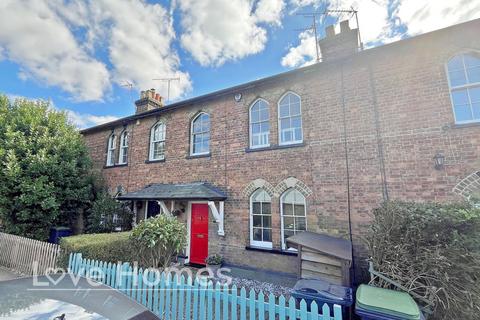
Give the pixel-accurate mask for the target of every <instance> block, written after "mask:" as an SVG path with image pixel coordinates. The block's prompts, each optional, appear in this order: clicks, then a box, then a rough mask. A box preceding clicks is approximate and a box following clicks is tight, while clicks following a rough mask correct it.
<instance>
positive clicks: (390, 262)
mask: <svg viewBox="0 0 480 320" xmlns="http://www.w3.org/2000/svg"><path fill="white" fill-rule="evenodd" d="M373 213H374V220H373V224H372V226H371V229H370V232H369V234H368V236H367V242H368V246H369V251H370V255H371V260H372V261H373V263H374V266H375V268H376V269H377V270H378V271H380V272H382V273H383V274H385V275H386V276H387V277H388V278H390V279H392V280H395V281H397V282H398V283H400V284H402V285H403V286H404V287H407V288H409V289H410V292H415V293H417V294H419V295H420V296H422V297H424V298H425V299H427V300H428V301H430V302H432V303H433V305H434V306H435V310H434V315H433V318H434V319H447V318H448V319H474V318H475V317H476V316H477V315H478V313H479V312H480V289H479V288H480V287H479V286H478V284H479V283H480V209H478V208H475V207H474V206H472V205H471V204H468V203H457V204H437V203H411V202H398V201H393V202H386V203H384V204H383V205H382V206H381V207H380V208H378V209H375V210H374V212H373ZM374 284H375V285H378V286H383V287H388V284H387V283H386V282H384V281H382V280H381V279H375V280H374ZM419 302H420V301H419ZM420 304H422V302H420Z"/></svg>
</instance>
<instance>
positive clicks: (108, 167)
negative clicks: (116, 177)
mask: <svg viewBox="0 0 480 320" xmlns="http://www.w3.org/2000/svg"><path fill="white" fill-rule="evenodd" d="M126 166H128V163H122V164H114V165H112V166H103V169H111V168H118V167H126Z"/></svg>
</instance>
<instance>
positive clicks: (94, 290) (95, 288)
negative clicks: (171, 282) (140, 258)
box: [0, 274, 159, 320]
mask: <svg viewBox="0 0 480 320" xmlns="http://www.w3.org/2000/svg"><path fill="white" fill-rule="evenodd" d="M63 275H65V276H63ZM48 277H50V279H51V280H50V279H49V278H48ZM48 277H47V276H39V277H37V278H36V279H34V277H26V278H20V279H14V280H8V281H3V282H1V284H0V318H1V317H8V319H23V318H25V316H26V314H25V312H31V313H28V315H31V316H34V317H35V319H54V318H55V317H58V316H61V315H62V312H63V313H65V312H69V311H70V314H69V315H66V316H65V320H71V319H76V318H79V317H80V316H87V318H82V319H111V320H117V319H118V320H133V319H145V320H149V319H152V320H153V319H159V318H158V317H157V316H156V315H155V314H153V313H152V312H150V311H149V310H148V309H147V308H145V307H144V306H142V305H140V304H138V303H137V302H136V301H134V300H132V299H130V298H129V297H128V296H126V295H125V294H123V293H121V292H120V291H118V290H115V289H113V288H111V287H108V286H106V285H103V284H100V283H96V282H95V281H93V280H90V279H86V278H84V277H78V276H74V275H71V274H55V275H50V276H48ZM76 280H78V283H77V282H76ZM54 283H55V284H54ZM38 284H46V285H43V286H40V285H38ZM71 314H73V315H71Z"/></svg>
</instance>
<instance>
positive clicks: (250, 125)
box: [248, 98, 270, 149]
mask: <svg viewBox="0 0 480 320" xmlns="http://www.w3.org/2000/svg"><path fill="white" fill-rule="evenodd" d="M260 101H262V102H265V104H266V105H267V110H268V119H267V120H263V121H257V122H253V120H252V109H253V107H254V106H255V105H256V104H257V102H260ZM248 119H249V123H248V128H249V135H248V136H249V140H250V143H249V145H250V149H257V148H267V147H269V146H270V105H269V103H268V102H267V101H266V100H264V99H261V98H259V99H257V100H255V101H254V102H253V103H252V104H251V105H250V108H249V109H248ZM265 122H267V123H268V132H267V133H266V136H267V143H266V144H259V145H255V146H254V145H253V130H252V127H253V125H254V124H259V123H265Z"/></svg>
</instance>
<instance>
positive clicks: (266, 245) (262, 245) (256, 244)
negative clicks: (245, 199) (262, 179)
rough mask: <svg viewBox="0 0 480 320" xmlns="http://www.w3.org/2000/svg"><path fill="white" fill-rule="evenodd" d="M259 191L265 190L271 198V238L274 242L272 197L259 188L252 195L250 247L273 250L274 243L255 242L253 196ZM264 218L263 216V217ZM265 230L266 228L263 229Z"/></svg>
mask: <svg viewBox="0 0 480 320" xmlns="http://www.w3.org/2000/svg"><path fill="white" fill-rule="evenodd" d="M259 190H263V191H264V192H265V193H267V195H268V196H269V197H270V219H271V220H270V232H271V234H270V236H271V237H272V240H273V225H272V223H273V221H272V220H273V219H272V216H273V212H272V197H271V196H270V195H269V194H268V192H266V191H265V189H263V188H258V189H256V190H255V191H254V192H253V193H252V194H251V195H250V245H251V246H253V247H259V248H267V249H272V248H273V245H272V241H270V242H269V241H258V240H253V196H254V195H255V193H257V192H258V191H259ZM261 216H262V217H263V214H262V215H261ZM262 229H264V228H262Z"/></svg>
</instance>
